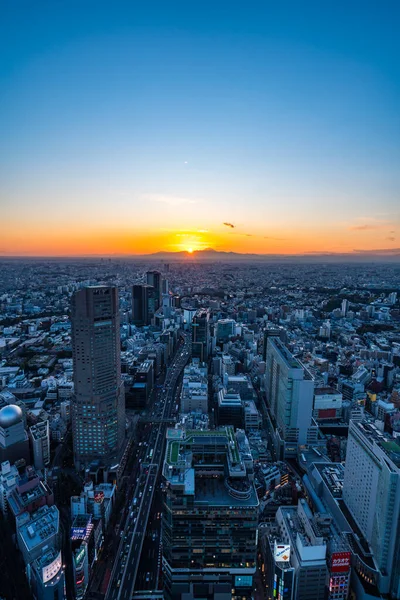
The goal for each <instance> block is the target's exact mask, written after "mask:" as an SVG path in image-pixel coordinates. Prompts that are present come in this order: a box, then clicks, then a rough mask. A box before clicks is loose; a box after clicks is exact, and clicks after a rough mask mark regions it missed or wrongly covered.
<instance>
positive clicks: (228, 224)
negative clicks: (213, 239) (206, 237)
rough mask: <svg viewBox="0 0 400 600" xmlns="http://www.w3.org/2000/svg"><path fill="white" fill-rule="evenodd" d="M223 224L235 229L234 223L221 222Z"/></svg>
mask: <svg viewBox="0 0 400 600" xmlns="http://www.w3.org/2000/svg"><path fill="white" fill-rule="evenodd" d="M223 225H225V227H230V228H231V229H235V225H233V223H223Z"/></svg>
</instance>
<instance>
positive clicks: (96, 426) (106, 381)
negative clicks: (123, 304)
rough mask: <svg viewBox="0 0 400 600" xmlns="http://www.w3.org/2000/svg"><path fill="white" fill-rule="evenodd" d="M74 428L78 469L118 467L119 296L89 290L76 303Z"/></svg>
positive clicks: (121, 411)
mask: <svg viewBox="0 0 400 600" xmlns="http://www.w3.org/2000/svg"><path fill="white" fill-rule="evenodd" d="M72 351H73V359H74V389H75V392H74V396H73V400H72V428H73V443H74V458H75V464H76V465H77V467H78V468H80V467H82V466H84V465H89V464H90V463H91V462H92V461H96V460H97V461H99V463H100V464H101V465H105V466H111V465H113V464H115V463H116V462H118V459H119V455H120V452H121V448H122V445H123V442H124V433H125V400H124V386H123V383H122V382H121V364H120V332H119V307H118V291H117V289H116V288H115V287H111V286H99V287H88V288H84V289H82V290H80V291H78V292H76V293H75V295H74V296H73V300H72Z"/></svg>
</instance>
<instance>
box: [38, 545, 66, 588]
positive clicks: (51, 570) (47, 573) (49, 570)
mask: <svg viewBox="0 0 400 600" xmlns="http://www.w3.org/2000/svg"><path fill="white" fill-rule="evenodd" d="M61 567H62V559H61V552H59V553H58V554H57V556H56V557H55V559H54V560H53V561H51V563H49V564H48V565H46V566H45V567H43V568H42V581H43V583H47V582H48V581H50V580H51V579H53V578H54V577H55V576H56V575H58V573H59V571H60V569H61Z"/></svg>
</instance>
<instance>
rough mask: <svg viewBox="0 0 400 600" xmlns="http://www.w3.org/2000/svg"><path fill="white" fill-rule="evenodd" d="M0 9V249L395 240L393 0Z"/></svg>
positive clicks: (396, 8) (399, 174) (383, 243)
mask: <svg viewBox="0 0 400 600" xmlns="http://www.w3.org/2000/svg"><path fill="white" fill-rule="evenodd" d="M348 4H351V6H348ZM1 11H2V15H1V19H0V56H1V62H0V97H1V98H2V101H1V105H2V110H1V113H0V161H1V165H0V177H1V190H0V193H1V196H0V201H1V212H2V213H3V214H2V221H3V223H5V229H6V235H5V241H4V242H2V245H3V246H4V248H2V250H3V251H4V252H8V253H19V252H21V253H33V254H36V253H68V252H70V251H72V248H73V247H74V248H75V247H76V248H77V249H79V251H82V252H90V251H91V249H93V251H99V252H103V251H110V252H111V251H112V250H113V249H114V250H115V251H132V252H135V251H140V252H141V251H144V250H146V247H148V250H149V251H150V250H154V251H156V250H159V249H173V246H174V242H173V240H172V239H170V238H171V236H170V238H168V236H166V235H164V233H165V232H166V231H168V232H170V234H171V235H173V233H172V232H175V231H184V232H188V235H189V236H190V235H192V234H193V236H195V234H194V232H196V231H199V230H202V231H203V230H204V231H206V230H207V232H208V236H206V235H205V234H203V237H202V239H201V240H199V239H197V238H196V239H195V237H193V240H192V241H193V243H194V244H195V245H198V247H202V246H204V245H208V243H210V244H211V245H214V246H218V247H220V248H223V249H232V250H235V249H238V250H239V251H259V252H269V251H279V252H281V251H284V250H285V248H286V249H288V251H295V250H296V251H308V250H310V251H315V250H318V249H322V250H331V251H351V250H352V249H353V248H366V249H368V248H386V247H396V244H397V246H399V245H400V244H399V243H398V242H396V239H397V238H396V235H397V231H398V228H399V226H400V223H399V216H400V215H399V212H400V210H399V206H400V202H399V191H400V169H399V164H400V110H399V107H400V61H399V60H398V59H399V56H400V41H399V36H398V34H397V31H398V25H399V22H400V4H399V3H397V2H386V3H378V2H351V3H348V2H324V3H321V2H290V1H289V2H280V3H276V2H275V3H272V2H267V1H265V2H251V1H250V2H246V3H243V2H240V3H239V2H224V1H221V2H215V1H214V2H207V1H205V2H195V1H191V2H189V1H186V2H173V1H171V2H167V1H164V2H141V3H139V2H126V3H122V2H113V3H110V2H107V3H106V2H90V1H85V2H72V1H68V2H60V1H53V2H40V3H33V2H18V0H14V1H13V2H11V1H8V0H6V1H5V2H3V3H2V6H1ZM224 221H229V222H232V223H234V224H235V226H236V229H237V231H226V227H224V226H223V224H222V223H223V222H224ZM392 232H394V233H392ZM236 233H238V234H239V235H236V236H234V235H233V234H236ZM241 234H242V237H240V236H241ZM118 235H120V240H123V243H122V242H121V243H122V245H121V244H120V245H118V241H117V240H118ZM146 235H147V238H146ZM74 236H75V237H74ZM88 238H90V239H89V241H88V242H87V244H86V245H87V247H86V246H85V240H86V239H88ZM245 238H246V239H245ZM272 238H276V239H275V242H274V243H273V242H272V241H271V240H272ZM389 238H391V239H390V240H389ZM146 239H148V243H147V246H146V241H145V240H146ZM278 242H280V243H278ZM161 246H162V248H161Z"/></svg>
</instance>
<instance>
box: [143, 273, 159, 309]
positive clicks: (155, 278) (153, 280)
mask: <svg viewBox="0 0 400 600" xmlns="http://www.w3.org/2000/svg"><path fill="white" fill-rule="evenodd" d="M146 277H147V284H148V285H151V286H153V288H154V290H155V310H158V309H159V308H160V306H161V296H162V275H161V273H160V272H159V271H147V273H146Z"/></svg>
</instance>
